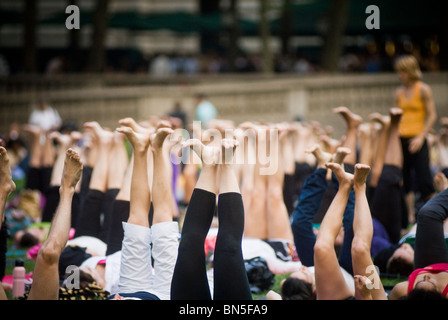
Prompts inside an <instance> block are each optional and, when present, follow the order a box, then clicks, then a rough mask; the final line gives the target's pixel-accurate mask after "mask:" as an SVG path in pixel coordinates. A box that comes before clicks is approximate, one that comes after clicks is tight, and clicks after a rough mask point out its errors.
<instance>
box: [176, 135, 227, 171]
mask: <svg viewBox="0 0 448 320" xmlns="http://www.w3.org/2000/svg"><path fill="white" fill-rule="evenodd" d="M187 147H188V148H191V149H192V150H193V151H194V152H195V153H196V154H197V156H198V157H199V158H200V159H201V160H202V164H203V165H210V166H214V165H217V164H218V163H219V161H220V159H221V150H220V149H219V148H217V147H215V146H210V145H207V146H206V145H204V144H203V143H202V142H201V141H200V140H199V139H189V140H187V141H185V142H183V143H182V148H187Z"/></svg>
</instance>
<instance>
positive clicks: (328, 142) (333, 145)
mask: <svg viewBox="0 0 448 320" xmlns="http://www.w3.org/2000/svg"><path fill="white" fill-rule="evenodd" d="M319 141H320V142H321V143H322V144H323V146H324V147H325V149H326V150H327V151H328V152H329V153H330V154H333V153H335V152H336V149H337V148H338V147H339V146H340V145H341V142H340V141H339V140H336V139H332V138H330V137H329V136H327V135H325V134H323V135H321V136H319Z"/></svg>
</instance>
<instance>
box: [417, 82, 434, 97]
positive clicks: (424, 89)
mask: <svg viewBox="0 0 448 320" xmlns="http://www.w3.org/2000/svg"><path fill="white" fill-rule="evenodd" d="M420 94H421V96H422V98H425V99H426V98H429V97H431V96H432V90H431V87H430V86H429V85H428V84H427V83H425V82H420Z"/></svg>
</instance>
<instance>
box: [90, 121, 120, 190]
mask: <svg viewBox="0 0 448 320" xmlns="http://www.w3.org/2000/svg"><path fill="white" fill-rule="evenodd" d="M84 128H85V129H86V130H88V131H89V132H91V133H92V134H93V135H95V139H97V141H98V157H97V159H96V164H95V166H94V169H93V171H92V176H91V178H90V185H89V188H90V189H92V190H98V191H101V192H105V191H106V189H107V176H108V172H109V156H110V150H111V147H112V143H113V133H112V132H110V131H107V130H105V129H103V128H102V127H101V126H100V125H99V123H98V122H96V121H93V122H87V123H85V124H84Z"/></svg>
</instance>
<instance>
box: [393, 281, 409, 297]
mask: <svg viewBox="0 0 448 320" xmlns="http://www.w3.org/2000/svg"><path fill="white" fill-rule="evenodd" d="M408 284H409V281H402V282H399V283H397V284H396V285H395V286H394V287H393V288H392V290H391V291H390V294H389V300H398V299H400V298H401V297H403V296H406V295H407V290H408Z"/></svg>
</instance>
